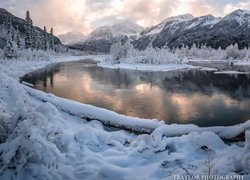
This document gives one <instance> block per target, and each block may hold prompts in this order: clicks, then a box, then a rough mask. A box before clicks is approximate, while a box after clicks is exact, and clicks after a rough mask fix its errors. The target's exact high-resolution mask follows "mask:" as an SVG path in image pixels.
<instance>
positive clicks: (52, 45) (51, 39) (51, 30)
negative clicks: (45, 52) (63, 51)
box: [49, 28, 55, 50]
mask: <svg viewBox="0 0 250 180" xmlns="http://www.w3.org/2000/svg"><path fill="white" fill-rule="evenodd" d="M49 40H50V41H49V48H50V49H51V50H54V44H55V42H54V35H53V28H51V29H50V38H49Z"/></svg>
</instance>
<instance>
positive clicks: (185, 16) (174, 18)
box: [161, 14, 194, 24]
mask: <svg viewBox="0 0 250 180" xmlns="http://www.w3.org/2000/svg"><path fill="white" fill-rule="evenodd" d="M193 18H194V16H193V15H191V14H181V15H178V16H172V17H169V18H167V19H165V20H163V21H162V22H161V23H164V24H165V23H166V22H168V21H179V20H180V21H182V20H189V19H193Z"/></svg>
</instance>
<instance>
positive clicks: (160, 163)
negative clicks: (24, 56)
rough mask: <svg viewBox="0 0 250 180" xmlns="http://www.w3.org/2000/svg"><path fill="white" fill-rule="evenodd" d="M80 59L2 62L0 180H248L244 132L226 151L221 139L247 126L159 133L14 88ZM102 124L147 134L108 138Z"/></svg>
mask: <svg viewBox="0 0 250 180" xmlns="http://www.w3.org/2000/svg"><path fill="white" fill-rule="evenodd" d="M82 58H84V57H58V58H55V59H53V60H50V61H46V60H41V61H20V60H0V119H1V124H0V134H1V136H0V138H1V139H0V141H1V144H0V165H1V168H0V179H11V178H14V179H18V178H19V179H173V178H174V176H175V175H205V174H208V170H210V172H211V173H210V175H211V174H214V175H245V178H247V175H248V174H249V173H250V169H249V167H250V153H249V152H250V132H249V131H246V132H245V141H244V140H243V141H242V142H237V143H232V144H226V143H225V142H224V141H223V140H222V139H231V140H235V139H236V140H237V138H238V139H244V131H245V130H246V129H249V127H250V121H248V122H246V123H244V124H241V125H237V126H234V127H209V128H199V127H197V126H195V125H164V124H163V123H161V122H159V121H156V120H151V121H150V120H142V119H139V118H132V117H127V116H123V115H119V114H117V113H115V112H111V111H107V110H104V109H101V108H96V107H93V106H89V105H84V104H80V103H77V102H74V101H71V100H66V99H63V98H59V97H56V96H54V95H52V94H46V93H43V92H40V91H37V90H34V89H31V88H29V87H26V86H24V85H22V84H20V83H19V82H18V81H19V77H20V76H22V75H24V74H25V73H28V72H30V71H34V70H36V69H39V68H41V67H44V66H46V65H47V64H50V63H56V62H63V61H73V60H79V59H82ZM88 58H90V57H88ZM92 58H94V59H95V60H99V61H100V60H102V58H103V57H101V56H95V57H92ZM86 119H87V120H91V121H89V122H88V121H87V120H86ZM97 120H98V121H97ZM101 122H102V123H104V124H106V125H112V126H115V127H122V128H124V127H126V128H127V129H129V130H136V131H140V132H146V133H147V134H140V135H138V134H134V133H131V132H127V131H124V130H119V129H115V130H112V131H111V129H110V128H108V127H106V126H103V125H102V123H101ZM242 137H243V138H242ZM208 161H209V163H207V162H208ZM248 178H249V175H248Z"/></svg>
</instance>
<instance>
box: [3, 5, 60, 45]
mask: <svg viewBox="0 0 250 180" xmlns="http://www.w3.org/2000/svg"><path fill="white" fill-rule="evenodd" d="M24 16H25V14H24ZM9 17H11V19H12V26H13V28H14V29H15V30H17V29H18V30H19V32H20V36H21V39H22V41H24V37H25V28H24V26H25V24H26V23H25V20H24V19H21V18H18V17H16V16H14V15H12V14H11V13H9V12H8V11H6V10H5V9H3V8H0V48H2V49H3V48H4V46H5V43H6V38H7V36H6V34H7V29H6V26H5V25H4V23H6V21H7V20H8V18H9ZM34 31H35V37H43V30H42V29H41V28H39V27H36V26H34ZM48 36H49V33H48ZM53 38H54V42H55V44H61V41H60V40H59V39H58V38H57V37H56V36H53Z"/></svg>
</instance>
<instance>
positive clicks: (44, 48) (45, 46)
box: [43, 26, 48, 51]
mask: <svg viewBox="0 0 250 180" xmlns="http://www.w3.org/2000/svg"><path fill="white" fill-rule="evenodd" d="M47 49H48V40H47V28H46V26H44V29H43V50H44V51H47Z"/></svg>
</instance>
